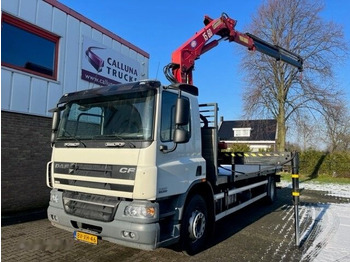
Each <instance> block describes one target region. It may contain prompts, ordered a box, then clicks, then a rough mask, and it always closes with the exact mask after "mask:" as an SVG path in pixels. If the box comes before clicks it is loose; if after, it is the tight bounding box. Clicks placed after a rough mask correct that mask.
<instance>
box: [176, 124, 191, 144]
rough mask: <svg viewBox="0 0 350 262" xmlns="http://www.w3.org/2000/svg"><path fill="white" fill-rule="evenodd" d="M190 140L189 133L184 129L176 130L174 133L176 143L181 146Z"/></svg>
mask: <svg viewBox="0 0 350 262" xmlns="http://www.w3.org/2000/svg"><path fill="white" fill-rule="evenodd" d="M188 140H189V134H188V131H186V130H183V129H179V128H177V129H175V133H174V143H177V144H181V143H187V142H188Z"/></svg>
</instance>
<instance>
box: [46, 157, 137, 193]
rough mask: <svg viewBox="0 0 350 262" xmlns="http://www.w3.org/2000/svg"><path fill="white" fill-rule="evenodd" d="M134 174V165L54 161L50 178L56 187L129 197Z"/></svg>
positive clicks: (132, 188) (131, 191)
mask: <svg viewBox="0 0 350 262" xmlns="http://www.w3.org/2000/svg"><path fill="white" fill-rule="evenodd" d="M135 175H136V166H121V165H104V164H87V163H66V162H54V163H53V174H52V180H53V187H55V188H58V189H63V190H67V191H79V192H85V193H86V192H89V193H92V194H95V195H106V196H119V197H129V198H131V197H132V193H133V190H134V181H135ZM87 188H89V191H87Z"/></svg>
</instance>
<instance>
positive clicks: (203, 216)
mask: <svg viewBox="0 0 350 262" xmlns="http://www.w3.org/2000/svg"><path fill="white" fill-rule="evenodd" d="M207 223H208V210H207V205H206V203H205V201H204V199H203V197H201V196H199V195H195V196H193V197H192V198H191V200H190V201H189V203H188V205H187V207H186V210H185V213H184V216H183V219H182V223H181V243H182V248H183V250H184V252H185V253H187V254H188V255H194V254H196V253H198V252H199V251H201V249H202V248H203V247H204V244H205V242H206V239H207V235H208V224H207Z"/></svg>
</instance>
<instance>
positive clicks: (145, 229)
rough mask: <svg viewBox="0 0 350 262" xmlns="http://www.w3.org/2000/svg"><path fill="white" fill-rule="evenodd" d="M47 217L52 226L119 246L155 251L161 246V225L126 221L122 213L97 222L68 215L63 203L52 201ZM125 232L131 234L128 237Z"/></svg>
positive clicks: (123, 204)
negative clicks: (78, 232) (86, 234)
mask: <svg viewBox="0 0 350 262" xmlns="http://www.w3.org/2000/svg"><path fill="white" fill-rule="evenodd" d="M60 199H62V198H60ZM126 204H127V203H121V204H120V206H119V207H120V209H121V210H123V206H125V205H126ZM47 215H48V219H49V220H50V221H51V224H52V225H53V226H55V227H58V228H61V229H64V230H67V231H71V232H73V231H80V232H85V233H89V234H93V235H95V236H98V238H99V239H102V240H107V241H109V242H113V243H116V244H119V245H123V246H127V247H132V248H138V249H143V250H153V249H155V248H157V247H158V245H159V239H160V227H159V223H157V222H153V223H142V222H143V221H142V220H141V219H140V220H141V221H137V220H135V219H132V221H131V222H130V221H126V220H127V219H126V218H125V217H121V216H122V214H121V212H117V213H116V215H115V218H114V220H112V221H110V222H103V221H96V220H91V219H86V218H82V217H77V216H73V215H70V214H67V213H66V212H65V210H64V207H63V203H62V201H60V202H59V203H53V202H52V201H50V205H49V207H48V209H47ZM119 217H120V218H119ZM125 232H129V233H130V234H129V235H128V234H126V233H125ZM131 233H132V234H131ZM130 235H132V237H131V236H130Z"/></svg>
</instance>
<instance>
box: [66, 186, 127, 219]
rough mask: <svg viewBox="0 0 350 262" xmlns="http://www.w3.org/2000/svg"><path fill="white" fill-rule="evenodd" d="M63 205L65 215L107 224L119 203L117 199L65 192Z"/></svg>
mask: <svg viewBox="0 0 350 262" xmlns="http://www.w3.org/2000/svg"><path fill="white" fill-rule="evenodd" d="M63 203H64V209H65V211H66V213H68V214H70V215H74V216H77V217H82V218H87V219H92V220H98V221H104V222H109V221H112V220H113V218H114V214H115V212H116V210H117V207H118V205H119V203H120V199H119V198H117V197H109V196H99V195H91V194H86V193H79V192H70V191H65V192H64V193H63Z"/></svg>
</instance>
